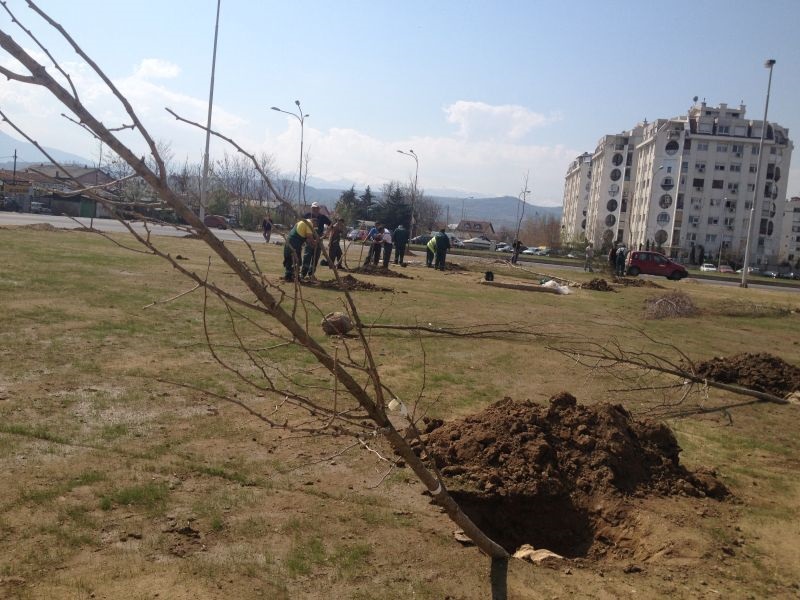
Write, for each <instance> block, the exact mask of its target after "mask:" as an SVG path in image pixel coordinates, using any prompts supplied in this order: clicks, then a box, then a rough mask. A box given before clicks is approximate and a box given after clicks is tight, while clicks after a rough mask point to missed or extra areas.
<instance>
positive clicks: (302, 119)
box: [270, 100, 311, 212]
mask: <svg viewBox="0 0 800 600" xmlns="http://www.w3.org/2000/svg"><path fill="white" fill-rule="evenodd" d="M294 103H295V104H296V105H297V114H295V113H293V112H289V111H286V110H283V109H281V108H278V107H277V106H270V108H271V109H272V110H276V111H278V112H280V113H283V114H285V115H289V116H292V117H294V118H295V119H297V120H298V122H299V123H300V168H299V170H298V175H297V206H298V208H302V207H301V205H300V200H301V196H300V193H301V192H300V190H301V189H302V201H303V203H305V201H306V188H305V186H304V185H303V126H304V124H305V121H306V117H309V116H311V115H307V114H303V109H302V108H300V100H295V101H294ZM301 212H302V211H301Z"/></svg>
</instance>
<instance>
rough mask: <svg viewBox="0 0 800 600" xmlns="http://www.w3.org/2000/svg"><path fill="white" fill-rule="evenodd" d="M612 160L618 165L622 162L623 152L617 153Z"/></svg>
mask: <svg viewBox="0 0 800 600" xmlns="http://www.w3.org/2000/svg"><path fill="white" fill-rule="evenodd" d="M611 162H612V164H613V165H614V166H615V167H618V166H620V165H621V164H622V154H615V155H614V156H613V157H612V158H611Z"/></svg>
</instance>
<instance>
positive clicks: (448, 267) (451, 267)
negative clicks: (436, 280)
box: [444, 262, 467, 271]
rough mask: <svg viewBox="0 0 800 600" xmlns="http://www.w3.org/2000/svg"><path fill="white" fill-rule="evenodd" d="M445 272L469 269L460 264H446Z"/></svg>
mask: <svg viewBox="0 0 800 600" xmlns="http://www.w3.org/2000/svg"><path fill="white" fill-rule="evenodd" d="M444 270H445V271H466V270H467V269H466V268H465V267H464V266H462V265H460V264H458V263H454V262H445V263H444Z"/></svg>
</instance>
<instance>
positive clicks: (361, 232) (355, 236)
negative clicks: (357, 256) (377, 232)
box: [347, 229, 413, 243]
mask: <svg viewBox="0 0 800 600" xmlns="http://www.w3.org/2000/svg"><path fill="white" fill-rule="evenodd" d="M368 233H369V231H367V230H366V229H351V230H350V232H349V233H348V234H347V239H348V240H350V241H351V242H354V241H356V240H364V239H365V238H366V237H367V234H368ZM412 243H413V242H412Z"/></svg>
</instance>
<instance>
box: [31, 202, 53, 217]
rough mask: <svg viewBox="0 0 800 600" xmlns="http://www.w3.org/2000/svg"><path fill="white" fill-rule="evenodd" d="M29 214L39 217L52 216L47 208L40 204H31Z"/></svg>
mask: <svg viewBox="0 0 800 600" xmlns="http://www.w3.org/2000/svg"><path fill="white" fill-rule="evenodd" d="M31 212H32V213H35V214H39V215H49V214H52V211H51V210H50V207H49V206H45V205H44V204H42V203H41V202H31Z"/></svg>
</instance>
